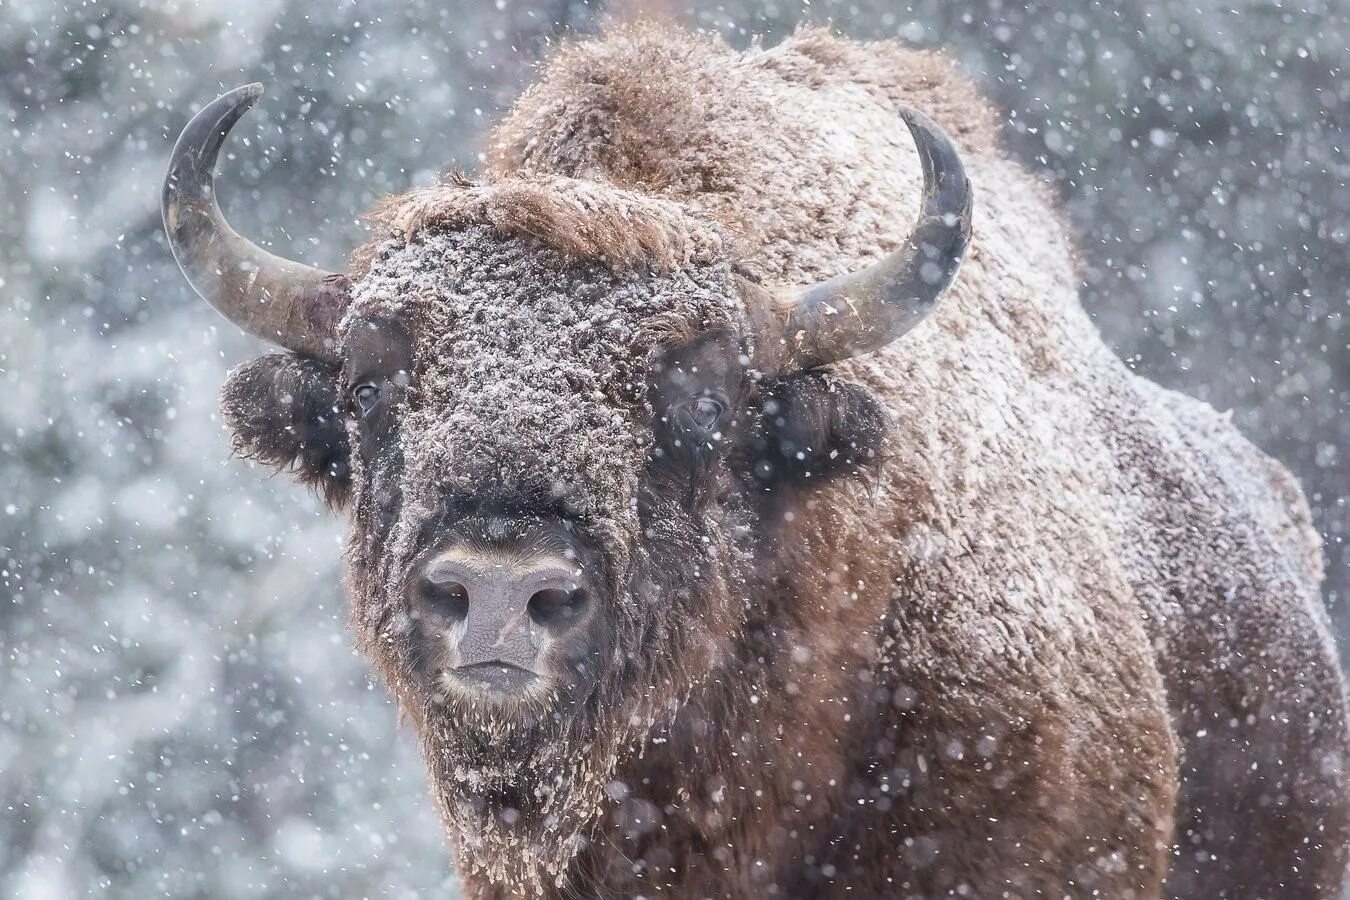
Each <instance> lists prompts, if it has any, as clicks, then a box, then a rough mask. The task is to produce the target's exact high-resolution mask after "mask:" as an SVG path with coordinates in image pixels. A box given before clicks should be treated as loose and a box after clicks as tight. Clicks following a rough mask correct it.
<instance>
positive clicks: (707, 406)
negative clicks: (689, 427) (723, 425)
mask: <svg viewBox="0 0 1350 900" xmlns="http://www.w3.org/2000/svg"><path fill="white" fill-rule="evenodd" d="M721 416H722V404H721V403H718V402H717V401H716V400H714V399H713V398H712V397H699V398H698V399H697V400H695V401H694V402H693V404H691V405H690V407H689V418H690V419H691V420H692V421H693V423H694V424H695V425H697V426H698V427H699V428H702V429H703V430H704V431H711V430H712V428H713V426H714V425H716V424H717V420H718V419H719V418H721Z"/></svg>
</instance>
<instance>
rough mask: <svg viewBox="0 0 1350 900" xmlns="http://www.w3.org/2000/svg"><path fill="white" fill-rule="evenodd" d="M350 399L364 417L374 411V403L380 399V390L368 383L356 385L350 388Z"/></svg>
mask: <svg viewBox="0 0 1350 900" xmlns="http://www.w3.org/2000/svg"><path fill="white" fill-rule="evenodd" d="M352 399H353V400H355V401H356V406H357V408H358V409H360V410H361V413H362V415H364V414H366V413H368V412H370V411H371V410H372V409H374V407H375V403H376V401H378V400H379V399H380V389H379V388H378V387H376V386H375V385H373V384H371V383H370V382H365V383H364V384H358V385H357V386H356V387H354V388H352Z"/></svg>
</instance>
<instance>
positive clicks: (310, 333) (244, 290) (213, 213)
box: [161, 84, 347, 362]
mask: <svg viewBox="0 0 1350 900" xmlns="http://www.w3.org/2000/svg"><path fill="white" fill-rule="evenodd" d="M262 92H263V86H262V85H261V84H249V85H245V86H244V87H239V88H235V89H234V90H232V91H230V92H229V93H228V94H223V95H221V96H220V97H217V98H216V99H215V100H213V101H212V102H211V103H208V104H207V105H206V106H205V107H204V108H203V109H202V111H201V112H199V113H197V115H195V116H193V117H192V121H190V122H188V123H187V127H185V128H184V129H183V133H182V134H181V135H179V137H178V143H176V144H174V147H173V156H172V157H170V159H169V172H168V174H167V175H166V176H165V178H164V197H163V202H162V207H161V208H162V210H163V213H164V230H165V232H167V233H168V236H169V246H170V248H172V250H173V255H174V258H175V259H177V260H178V266H179V268H181V269H182V270H183V274H184V275H185V276H187V280H188V282H189V283H190V284H191V285H192V288H193V290H195V291H196V292H197V293H198V294H200V295H201V297H202V299H203V300H205V301H206V302H207V303H210V304H211V305H212V306H214V307H215V308H216V309H217V310H218V311H219V312H220V313H221V314H222V315H223V316H225V318H227V319H229V320H230V321H231V322H233V323H234V324H236V325H238V326H239V327H240V328H243V329H244V330H245V331H247V332H249V333H250V334H253V335H256V336H257V337H260V338H262V339H263V340H266V341H270V342H272V343H274V344H278V345H280V346H282V347H285V348H286V349H288V350H294V351H295V352H297V353H304V354H308V355H310V356H315V357H318V358H319V359H324V360H328V361H330V362H331V361H335V360H336V359H337V352H336V349H335V347H334V341H333V336H334V333H335V330H336V326H337V321H338V319H339V317H341V315H342V311H343V309H344V308H345V307H346V303H347V279H346V277H345V276H343V275H337V274H334V273H332V272H325V271H324V270H323V269H315V268H312V267H310V266H305V265H301V264H300V263H297V262H292V261H291V260H289V259H282V258H281V257H279V256H273V255H272V254H270V253H268V252H267V251H266V250H264V249H262V248H261V247H259V246H258V245H257V244H254V243H253V242H252V241H249V240H248V239H246V238H244V237H242V236H241V235H240V234H239V233H238V232H236V231H235V230H234V229H233V228H231V227H230V224H229V223H228V222H226V221H225V216H224V215H223V214H222V213H221V211H220V204H219V203H217V202H216V190H215V165H216V157H217V156H219V154H220V148H221V145H222V144H223V143H224V142H225V136H226V135H227V134H229V133H230V129H231V128H233V127H234V124H235V123H236V122H238V121H239V118H240V117H241V116H242V115H243V114H244V113H245V112H247V111H248V110H249V108H250V107H251V106H253V104H254V103H256V102H257V101H258V98H259V97H261V96H262Z"/></svg>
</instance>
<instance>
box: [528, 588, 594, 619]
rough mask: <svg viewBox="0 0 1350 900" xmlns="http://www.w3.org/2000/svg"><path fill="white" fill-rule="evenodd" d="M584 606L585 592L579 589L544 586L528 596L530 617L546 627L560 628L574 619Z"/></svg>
mask: <svg viewBox="0 0 1350 900" xmlns="http://www.w3.org/2000/svg"><path fill="white" fill-rule="evenodd" d="M585 607H586V594H585V592H584V591H582V590H580V589H575V590H570V591H569V590H564V589H563V588H544V589H543V590H540V591H535V592H534V595H533V596H531V597H530V605H529V610H530V618H531V619H533V620H534V621H535V623H536V624H538V625H543V626H544V627H546V628H562V627H565V626H567V625H568V624H569V623H570V622H572V621H573V620H575V619H576V618H577V617H578V616H579V615H581V611H582V610H583V609H585Z"/></svg>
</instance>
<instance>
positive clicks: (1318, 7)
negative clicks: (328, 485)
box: [0, 0, 1350, 898]
mask: <svg viewBox="0 0 1350 900" xmlns="http://www.w3.org/2000/svg"><path fill="white" fill-rule="evenodd" d="M689 9H690V11H689V13H688V15H687V17H686V21H687V22H689V23H692V24H695V25H697V26H699V27H702V28H704V29H707V30H710V31H713V32H717V33H720V34H722V35H724V36H725V37H726V39H727V40H728V41H730V42H731V43H733V44H734V45H737V46H743V45H745V44H746V43H747V42H748V41H749V40H750V36H751V35H753V34H758V35H763V36H764V40H765V41H766V42H770V43H771V42H773V41H775V40H776V39H778V38H779V37H781V36H782V35H784V34H786V33H787V32H788V31H790V30H791V28H792V27H793V26H794V24H795V23H797V22H804V21H811V22H822V21H830V22H833V24H834V25H835V26H836V27H837V28H839V29H840V30H841V31H843V32H845V33H848V34H851V35H855V36H858V37H895V36H898V37H900V38H901V39H903V40H905V41H908V42H910V43H912V44H916V45H920V46H925V47H944V48H947V49H948V50H949V51H950V52H951V53H952V54H953V55H954V56H955V57H956V58H957V59H958V60H959V61H960V63H961V65H962V66H963V67H964V68H965V69H966V70H967V71H968V72H970V73H972V74H974V75H975V76H977V77H978V78H979V79H980V80H981V82H982V83H983V84H984V85H985V86H986V88H987V90H988V91H989V93H990V94H991V95H992V96H993V97H994V98H995V99H996V100H997V101H998V103H999V104H1000V105H1001V106H1002V107H1003V108H1004V109H1005V110H1006V111H1007V128H1006V140H1007V143H1008V145H1009V147H1010V148H1011V149H1012V150H1013V151H1014V152H1015V153H1016V154H1017V156H1019V157H1020V158H1021V159H1022V160H1024V161H1025V163H1026V165H1028V166H1030V167H1032V168H1033V169H1035V170H1037V171H1039V172H1042V173H1044V175H1045V177H1046V178H1047V179H1050V180H1052V181H1053V182H1054V183H1055V184H1056V185H1057V186H1058V188H1059V190H1060V191H1061V193H1062V195H1063V196H1064V198H1065V199H1066V202H1067V205H1068V208H1069V210H1070V213H1071V215H1072V218H1073V221H1074V223H1075V224H1076V226H1077V228H1078V229H1079V232H1080V234H1081V235H1082V246H1083V249H1084V253H1083V256H1084V260H1085V266H1084V269H1083V275H1084V283H1083V297H1084V301H1085V303H1086V304H1087V306H1088V308H1089V309H1090V310H1091V311H1092V313H1093V315H1094V316H1095V317H1096V319H1097V321H1098V323H1099V324H1100V326H1101V328H1102V330H1103V331H1104V332H1105V334H1106V335H1107V337H1108V339H1109V340H1110V342H1111V343H1112V344H1113V345H1114V346H1115V347H1116V348H1117V349H1118V351H1119V352H1120V354H1121V355H1122V356H1123V357H1125V358H1127V359H1129V360H1131V361H1132V362H1133V363H1134V364H1135V365H1136V366H1137V368H1138V369H1139V370H1140V371H1142V372H1144V373H1146V374H1148V375H1149V376H1150V377H1152V378H1154V379H1156V380H1158V381H1160V382H1162V383H1163V384H1166V385H1169V386H1172V387H1176V388H1178V389H1181V390H1183V391H1186V392H1188V393H1191V394H1195V395H1198V396H1200V397H1203V398H1205V399H1206V400H1208V401H1210V402H1211V403H1213V404H1214V405H1216V406H1218V407H1219V408H1222V409H1232V410H1234V415H1235V416H1236V419H1237V421H1238V422H1239V423H1240V424H1241V426H1242V427H1243V429H1244V430H1245V432H1246V433H1247V434H1248V435H1250V436H1251V437H1252V438H1253V439H1254V440H1255V441H1256V442H1257V443H1258V444H1259V445H1261V446H1262V447H1263V448H1265V449H1266V450H1267V451H1268V452H1270V453H1272V454H1274V455H1275V456H1277V457H1279V458H1280V459H1282V460H1284V461H1285V462H1286V463H1287V464H1288V465H1290V466H1291V467H1292V468H1293V469H1294V470H1295V471H1296V472H1297V473H1298V475H1299V476H1300V478H1301V479H1302V482H1303V484H1304V486H1305V487H1306V489H1307V491H1308V494H1309V497H1310V499H1311V501H1312V504H1313V508H1314V512H1315V515H1316V522H1317V525H1318V527H1319V529H1320V530H1321V532H1322V534H1323V535H1324V537H1325V541H1326V552H1327V557H1328V568H1329V575H1330V580H1329V583H1328V588H1327V595H1328V599H1329V600H1330V601H1331V603H1332V604H1333V606H1332V609H1333V615H1334V616H1335V617H1336V619H1337V622H1338V632H1339V634H1340V636H1341V639H1342V644H1343V649H1342V652H1343V653H1344V652H1345V649H1344V645H1345V644H1347V643H1350V612H1348V611H1347V603H1346V602H1345V598H1346V595H1347V593H1350V574H1347V569H1348V568H1350V566H1347V554H1348V553H1350V551H1348V550H1347V546H1346V530H1347V518H1346V495H1347V492H1348V491H1350V475H1348V474H1347V473H1348V471H1350V467H1348V466H1347V464H1346V454H1347V452H1350V415H1347V410H1346V407H1347V399H1348V398H1350V352H1348V351H1347V340H1348V339H1350V323H1348V322H1347V307H1348V305H1350V304H1347V296H1348V294H1347V292H1348V291H1350V184H1347V182H1350V157H1347V149H1346V135H1347V134H1350V69H1348V68H1347V57H1348V56H1350V53H1348V52H1347V49H1346V48H1347V46H1350V11H1348V10H1347V5H1346V4H1345V3H1344V2H1338V3H1329V2H1324V0H1300V2H1299V3H1297V4H1288V5H1286V4H1283V3H1280V2H1271V0H1223V2H1216V0H1187V2H1156V0H1154V2H1138V3H1118V2H1115V0H1110V2H1096V0H1033V2H1030V3H1025V4H1024V3H1020V2H1011V0H970V2H963V3H953V2H950V0H917V2H913V3H903V2H896V0H862V2H832V0H815V2H810V3H807V2H804V0H778V2H716V3H714V2H703V0H698V2H695V3H693V4H692V6H691V7H690V8H689ZM602 12H603V10H602V9H601V8H599V7H598V6H597V5H595V4H589V5H588V4H586V3H582V2H569V0H548V2H544V0H538V2H530V0H527V2H510V0H497V2H496V3H495V5H494V4H492V3H484V2H445V3H434V2H429V0H399V2H361V3H354V2H351V0H331V2H326V3H315V2H310V3H304V2H294V0H290V2H271V0H269V2H264V0H258V2H237V0H229V2H227V0H201V2H195V3H194V2H178V3H164V4H160V3H156V2H153V0H106V2H98V3H94V2H78V0H67V2H60V0H0V118H2V121H0V127H2V128H3V131H2V132H0V296H3V298H4V303H3V307H2V308H0V385H3V397H4V399H3V402H0V460H3V463H2V464H0V494H2V495H3V496H0V585H2V587H0V591H3V602H0V647H3V656H2V657H0V803H2V804H3V814H0V896H4V897H13V898H66V897H77V896H85V895H94V894H97V895H99V896H105V895H106V896H113V897H136V898H143V897H151V896H161V895H171V896H180V897H252V896H324V897H358V896H371V895H381V896H393V897H400V896H413V895H415V894H419V893H428V892H430V893H432V894H437V893H442V892H443V890H439V889H449V890H451V891H452V890H453V879H452V876H451V875H450V874H449V860H448V856H447V853H446V851H445V849H444V847H443V845H442V840H441V834H440V829H439V826H438V824H437V822H436V821H435V817H434V815H433V814H432V812H431V809H430V804H429V802H428V801H427V800H426V799H425V792H424V790H423V786H422V772H421V768H420V764H419V763H418V762H417V760H416V759H415V756H414V752H413V748H412V746H411V741H410V740H409V739H408V738H407V735H406V734H403V733H401V732H400V731H399V730H398V728H397V725H396V721H395V718H396V715H395V711H394V709H393V708H392V707H391V705H390V704H389V703H388V702H387V701H386V700H385V698H384V695H383V692H382V690H381V689H380V688H379V687H378V686H377V685H374V684H373V683H372V681H371V679H370V677H369V676H368V674H367V672H366V669H365V667H364V666H363V665H362V663H361V662H360V661H359V660H358V659H357V658H356V657H355V656H354V654H353V652H352V651H351V649H350V647H349V642H348V641H347V639H346V638H345V636H344V634H343V630H342V624H343V623H342V620H343V610H344V600H343V596H342V590H341V585H340V580H339V553H340V547H339V542H338V534H339V522H338V521H337V519H336V518H334V517H333V516H331V515H329V514H328V513H326V512H325V511H324V510H323V509H322V508H321V506H320V504H318V503H317V502H316V501H315V500H314V499H313V498H311V497H308V496H306V495H305V494H304V493H303V492H302V491H301V490H300V489H298V488H296V487H293V486H292V485H291V483H290V482H289V481H287V480H284V479H281V478H270V477H267V476H265V475H264V474H263V473H261V472H258V471H254V470H251V469H250V467H249V466H248V465H247V464H245V463H242V462H239V461H236V460H232V459H231V458H230V456H229V452H228V444H227V437H226V435H225V434H224V432H223V430H222V429H221V426H220V424H219V421H218V418H217V416H216V411H215V397H216V391H217V390H218V388H219V386H220V384H221V381H222V378H223V376H224V373H225V371H226V370H227V368H228V367H229V366H231V365H233V364H235V363H238V362H240V361H242V360H244V359H247V358H248V357H249V356H250V355H252V354H255V353H257V352H258V351H259V349H260V346H259V345H258V344H256V343H255V342H253V341H251V340H250V339H247V338H245V337H243V336H242V335H240V334H239V333H238V332H237V331H236V330H235V329H234V328H232V327H230V326H228V325H226V324H225V323H224V321H223V320H222V319H220V318H219V317H218V316H217V315H216V314H215V313H213V312H212V311H211V310H209V309H208V308H207V307H206V305H205V304H203V303H201V302H200V301H198V300H197V299H196V298H195V297H193V296H192V295H191V294H190V292H189V289H188V287H187V285H186V283H185V282H184V281H183V279H182V277H181V276H180V275H179V273H178V269H177V267H176V266H175V265H174V262H173V260H172V259H171V258H170V256H169V254H168V251H167V249H166V247H165V242H164V238H163V235H162V233H161V230H160V219H159V209H158V198H159V185H160V179H161V177H162V175H163V171H164V161H165V157H166V155H167V154H168V151H169V148H170V146H171V145H172V142H173V139H174V137H175V136H176V135H177V133H178V130H179V129H180V128H181V127H182V125H183V123H184V122H185V121H186V119H187V117H188V116H189V115H190V114H191V113H192V112H193V111H194V110H195V109H197V108H198V107H200V105H201V104H203V103H205V102H206V101H208V100H210V99H212V98H213V97H215V96H216V95H217V94H218V93H220V92H221V91H222V90H223V89H226V88H229V87H233V86H235V85H237V84H240V83H244V82H248V81H264V82H266V83H267V85H268V93H267V96H266V97H265V98H264V100H263V102H262V103H261V104H260V106H259V108H258V109H257V110H256V111H255V112H254V113H252V114H251V115H250V116H249V117H248V118H247V119H245V120H244V122H243V123H242V124H241V125H240V127H239V128H238V129H237V137H236V138H235V140H234V141H233V143H232V149H233V151H234V156H233V157H232V158H230V159H228V160H226V161H225V162H224V163H223V171H224V177H223V179H222V183H223V185H224V190H223V194H224V201H225V205H226V206H227V208H228V210H229V212H230V216H231V218H232V220H233V222H234V224H235V225H236V226H237V227H239V228H240V229H241V230H242V231H244V232H245V233H246V234H249V235H250V236H252V237H254V238H255V239H259V240H262V241H264V242H270V244H271V245H272V246H273V247H275V248H277V250H278V252H280V253H282V254H283V255H287V256H291V257H295V258H298V259H303V260H306V261H309V262H312V263H316V264H319V265H323V266H326V267H329V268H339V267H341V266H342V261H343V255H344V252H345V250H346V248H348V247H349V246H351V245H352V244H354V243H355V242H357V241H358V240H359V239H360V236H361V228H360V225H359V223H358V221H357V215H358V214H359V213H360V212H362V211H363V210H364V209H366V208H367V207H368V206H369V205H370V204H371V202H372V201H373V200H374V199H375V198H376V197H378V196H380V195H382V194H384V193H386V192H389V191H393V190H397V189H401V188H404V187H407V186H408V185H410V184H412V183H421V182H427V181H429V180H430V179H431V178H432V177H433V175H434V174H435V173H436V172H437V171H438V170H441V169H443V168H446V167H450V166H461V167H464V168H466V169H470V170H472V169H473V168H474V167H475V163H476V151H477V148H478V146H479V143H480V139H481V137H482V135H483V133H484V130H485V129H486V128H487V126H488V125H489V123H490V122H491V121H492V119H493V117H494V116H495V115H496V114H497V112H498V111H499V110H501V109H502V108H503V107H504V106H506V105H508V104H509V103H510V102H511V100H512V98H513V97H514V96H515V95H516V93H517V92H518V91H519V89H520V88H521V87H522V85H523V84H525V83H526V82H527V81H528V79H529V77H530V73H531V65H532V63H533V62H534V61H535V60H537V59H538V58H540V56H541V55H543V54H546V53H547V52H548V50H549V48H550V47H551V46H554V45H555V44H556V42H557V41H558V40H559V39H560V38H562V37H564V36H565V35H567V34H569V33H576V32H581V33H586V32H591V31H594V30H595V28H596V27H597V21H598V19H599V17H600V15H601V13H602Z"/></svg>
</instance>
